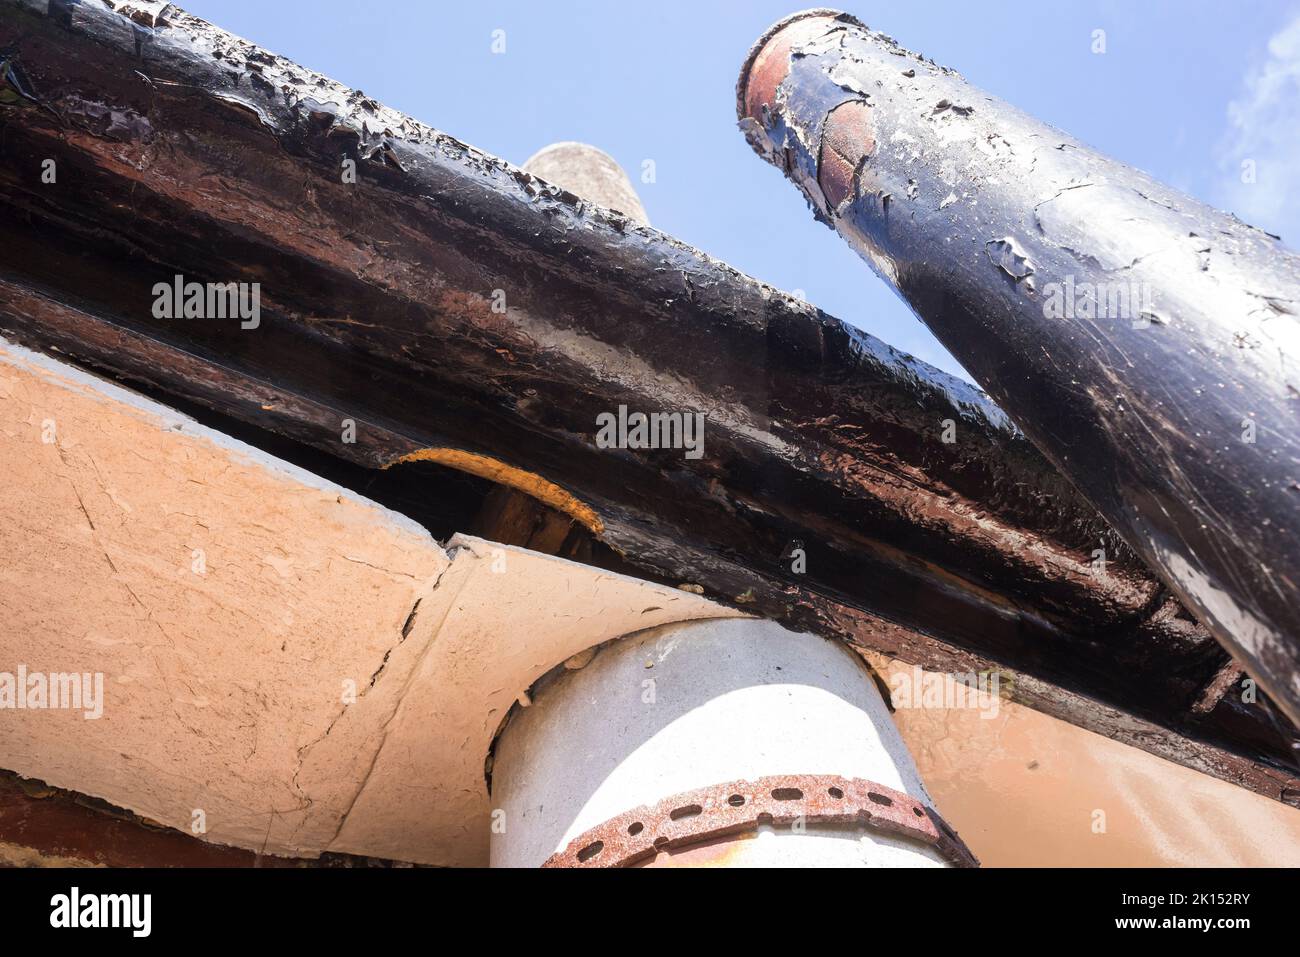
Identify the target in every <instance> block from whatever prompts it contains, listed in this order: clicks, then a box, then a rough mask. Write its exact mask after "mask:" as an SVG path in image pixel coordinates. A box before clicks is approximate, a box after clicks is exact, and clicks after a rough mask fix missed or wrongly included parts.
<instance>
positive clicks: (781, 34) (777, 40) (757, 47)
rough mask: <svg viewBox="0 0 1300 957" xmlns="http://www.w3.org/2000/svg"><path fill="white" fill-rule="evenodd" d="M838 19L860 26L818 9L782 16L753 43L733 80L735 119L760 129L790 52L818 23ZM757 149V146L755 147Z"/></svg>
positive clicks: (835, 12) (848, 18) (785, 71)
mask: <svg viewBox="0 0 1300 957" xmlns="http://www.w3.org/2000/svg"><path fill="white" fill-rule="evenodd" d="M831 20H838V21H840V22H849V23H856V24H858V25H861V23H860V21H858V20H857V19H856V18H855V17H853V16H851V15H849V14H847V13H843V12H842V11H839V10H831V9H829V8H826V7H817V8H814V9H811V10H801V11H799V12H798V13H792V14H790V15H789V16H787V17H783V18H781V19H780V20H778V21H777V22H776V23H774V24H772V25H771V26H770V27H768V28H767V29H766V30H765V31H763V34H762V35H761V36H760V37H759V38H758V39H757V40H756V41H754V45H753V46H751V47H750V48H749V53H748V54H747V55H746V57H745V63H744V66H742V67H741V68H740V77H739V78H738V79H737V81H736V119H737V120H738V121H739V122H740V123H741V126H742V127H745V126H746V125H747V124H746V123H745V120H746V119H750V120H753V121H754V122H755V123H757V124H758V126H759V127H760V128H762V127H763V125H764V124H763V108H764V107H768V108H771V106H772V104H773V102H774V101H775V99H776V91H777V89H778V88H779V87H780V86H781V83H782V81H784V80H785V78H786V75H787V74H788V73H789V72H790V50H791V49H792V48H793V46H794V45H795V44H796V43H798V42H799V41H800V40H802V39H810V38H811V37H812V36H815V35H816V34H817V31H818V30H821V29H823V28H824V26H825V24H824V23H819V22H817V21H831ZM755 148H756V149H757V148H758V147H757V146H755Z"/></svg>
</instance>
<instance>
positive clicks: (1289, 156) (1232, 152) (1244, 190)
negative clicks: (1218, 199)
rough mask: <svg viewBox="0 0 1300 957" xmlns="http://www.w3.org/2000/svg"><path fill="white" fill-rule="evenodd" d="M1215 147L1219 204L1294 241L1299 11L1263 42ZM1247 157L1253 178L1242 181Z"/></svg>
mask: <svg viewBox="0 0 1300 957" xmlns="http://www.w3.org/2000/svg"><path fill="white" fill-rule="evenodd" d="M1227 120H1228V123H1227V129H1226V131H1225V133H1224V137H1223V142H1222V144H1221V147H1220V161H1221V163H1222V165H1223V170H1224V174H1225V182H1224V189H1223V198H1224V202H1225V205H1227V207H1228V208H1229V209H1231V210H1232V211H1233V212H1235V213H1236V214H1237V215H1238V216H1239V217H1241V218H1242V219H1244V220H1245V221H1246V222H1248V223H1251V224H1252V225H1255V226H1259V227H1261V228H1263V229H1267V230H1268V231H1269V232H1272V233H1280V234H1281V235H1282V237H1283V238H1284V239H1286V240H1287V241H1288V244H1290V245H1292V246H1296V245H1300V13H1298V14H1296V16H1294V17H1293V18H1292V19H1291V21H1290V22H1289V23H1287V24H1286V25H1285V26H1284V27H1282V29H1281V30H1279V31H1278V32H1277V33H1275V34H1273V36H1272V37H1270V38H1269V41H1268V52H1267V58H1266V59H1265V60H1264V62H1263V63H1260V64H1256V65H1254V66H1252V67H1251V68H1250V69H1249V70H1247V72H1246V75H1245V77H1244V78H1243V80H1242V88H1241V92H1240V94H1239V96H1238V97H1237V98H1236V99H1234V100H1233V101H1232V102H1231V103H1229V104H1228V117H1227ZM1246 162H1253V164H1254V179H1255V181H1254V182H1253V183H1248V182H1242V177H1243V166H1242V164H1243V163H1246Z"/></svg>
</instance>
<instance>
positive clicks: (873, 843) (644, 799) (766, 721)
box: [491, 619, 944, 867]
mask: <svg viewBox="0 0 1300 957" xmlns="http://www.w3.org/2000/svg"><path fill="white" fill-rule="evenodd" d="M776 774H838V775H842V776H845V777H857V778H865V779H867V780H870V781H873V782H875V783H877V784H883V785H885V786H886V787H890V788H893V789H895V790H897V791H903V792H905V793H907V794H909V795H911V796H913V797H915V798H917V799H919V800H921V801H923V802H924V803H926V804H927V805H928V804H931V803H932V802H931V801H930V798H929V796H928V795H927V794H926V793H925V789H924V787H923V786H922V784H921V780H920V777H919V776H918V774H917V771H916V766H915V764H914V763H913V762H912V758H911V755H910V754H909V753H908V751H907V748H906V746H905V745H904V744H903V741H902V739H901V738H900V737H899V734H898V730H897V729H896V728H895V726H894V723H893V720H892V719H891V718H890V715H889V711H888V709H887V708H886V707H885V704H884V702H883V701H882V700H881V697H880V693H879V692H878V691H877V689H876V685H875V682H874V681H873V680H872V677H871V675H870V673H869V672H868V671H867V669H866V667H865V665H864V664H863V663H862V661H861V660H860V659H859V658H858V657H857V656H856V655H854V654H853V653H852V652H851V651H850V650H849V649H847V648H845V647H844V646H842V645H839V644H836V643H832V642H828V641H825V640H823V639H821V638H817V637H814V636H812V635H807V634H796V633H794V632H791V631H787V630H785V629H784V628H782V627H781V626H779V625H776V624H774V623H772V622H768V621H758V620H750V619H719V620H711V621H697V622H686V623H682V624H675V625H667V626H664V627H661V628H655V629H651V630H649V631H644V632H638V633H636V634H634V635H631V636H628V637H626V638H623V639H621V640H619V641H617V642H614V643H612V644H610V645H607V646H605V647H604V648H602V649H601V650H600V651H599V653H597V654H596V656H595V657H594V659H592V660H591V661H590V663H588V664H586V665H585V666H584V667H582V668H580V669H577V670H564V671H562V672H560V673H558V675H557V676H555V677H552V678H548V679H546V680H545V681H544V682H543V683H542V685H541V686H540V687H539V688H538V689H536V693H535V696H534V698H533V701H532V703H531V705H530V706H529V707H527V708H523V709H522V710H519V711H518V712H517V713H516V714H515V716H514V717H513V719H512V720H511V721H510V723H509V724H508V725H507V726H506V728H505V730H504V731H503V733H502V735H501V737H500V739H499V741H498V743H497V748H496V757H495V762H494V765H493V776H492V795H493V807H494V808H495V809H496V811H495V814H494V818H495V822H496V824H495V826H494V828H493V834H492V845H491V861H492V865H493V866H494V867H537V866H539V865H541V864H542V863H543V862H544V861H545V860H546V859H547V858H549V857H550V856H551V855H552V854H554V853H555V852H556V851H560V850H563V849H564V848H565V847H566V846H567V845H568V844H569V842H570V841H572V840H573V839H574V838H576V837H578V836H579V835H581V834H582V833H583V832H585V831H587V830H588V829H590V828H592V827H594V826H596V825H599V824H602V823H604V822H605V821H607V820H609V819H610V818H613V817H615V816H617V815H619V814H621V813H622V812H625V811H630V810H632V809H633V808H636V807H638V806H641V805H653V804H655V803H657V802H659V801H661V800H663V799H665V798H668V797H671V796H673V795H675V794H679V793H681V792H684V791H690V790H694V789H696V788H701V787H713V786H716V785H720V784H723V783H725V782H729V781H735V780H753V779H755V778H759V777H764V776H767V775H776ZM723 861H725V863H726V864H727V865H729V866H785V867H792V866H836V867H880V866H910V867H917V866H920V867H924V866H944V861H943V860H942V858H940V857H939V855H938V854H937V853H936V852H935V851H934V850H933V849H932V848H930V847H928V846H926V845H924V844H922V843H920V842H919V841H914V840H911V839H908V838H904V837H897V836H890V835H884V834H881V833H878V832H876V831H872V830H869V829H866V828H864V827H863V826H861V825H847V826H843V827H841V826H838V825H837V826H816V825H808V826H806V827H805V828H791V827H789V826H775V827H774V826H771V825H762V826H760V827H759V830H758V833H757V835H756V836H755V835H748V836H742V837H738V838H734V839H728V841H727V846H726V847H725V848H722V849H721V852H720V851H719V849H718V848H717V847H715V848H713V849H712V850H708V851H702V852H697V853H692V852H691V851H690V850H689V849H683V850H682V851H678V852H672V853H669V852H664V853H660V854H659V856H658V857H657V858H656V859H655V861H654V862H653V863H654V864H656V865H659V866H665V865H668V866H673V865H678V866H680V865H683V864H686V865H689V864H693V863H707V864H713V865H716V864H718V863H721V862H723Z"/></svg>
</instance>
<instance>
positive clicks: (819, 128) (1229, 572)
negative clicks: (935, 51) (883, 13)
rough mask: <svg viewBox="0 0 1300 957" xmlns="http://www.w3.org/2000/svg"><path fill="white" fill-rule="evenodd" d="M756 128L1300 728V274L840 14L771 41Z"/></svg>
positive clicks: (764, 44)
mask: <svg viewBox="0 0 1300 957" xmlns="http://www.w3.org/2000/svg"><path fill="white" fill-rule="evenodd" d="M737 109H738V113H739V116H740V122H741V126H742V128H743V130H744V132H745V135H746V137H747V138H748V140H749V142H750V143H751V145H753V147H754V148H755V150H756V151H757V152H759V154H760V155H762V156H763V157H764V158H766V159H767V160H769V161H770V162H772V163H773V164H775V165H776V166H778V167H779V168H781V169H782V170H783V171H784V172H785V173H786V175H787V176H788V177H789V178H790V179H791V180H792V181H793V182H794V183H795V184H797V185H798V186H799V187H800V189H801V190H802V191H803V193H804V195H805V196H806V197H807V199H808V201H809V203H810V204H811V205H812V207H813V210H814V213H815V214H816V216H817V217H818V219H820V220H822V221H824V222H826V223H827V224H829V225H830V226H832V227H833V228H834V229H835V230H836V231H837V232H839V234H840V235H841V236H842V237H843V238H844V239H845V240H846V241H847V242H848V243H849V245H850V246H852V247H853V248H854V249H855V250H857V251H858V252H859V253H860V254H861V255H862V256H863V258H864V259H866V260H867V262H868V263H870V264H871V266H872V268H873V269H874V270H875V271H876V272H877V273H878V274H879V275H880V276H881V277H882V278H883V279H885V281H886V282H888V283H889V284H890V285H891V286H893V288H894V289H895V290H896V291H897V292H898V293H899V295H900V296H902V298H903V299H905V300H906V301H907V302H908V303H909V304H910V305H911V307H912V308H913V309H914V310H915V311H916V313H917V314H918V315H919V316H920V317H921V319H922V320H924V322H925V323H926V325H928V326H929V327H930V329H931V330H933V332H934V333H935V335H936V336H938V337H939V339H940V340H941V341H942V342H943V343H944V345H945V346H947V348H948V349H950V350H951V351H952V353H953V355H955V356H956V357H957V358H958V359H959V360H960V361H961V362H962V363H963V364H964V365H965V366H966V368H967V369H969V370H970V372H971V374H972V375H974V377H975V378H976V379H977V380H978V381H979V382H980V384H981V385H983V386H984V388H985V389H987V390H988V392H989V393H990V395H992V396H993V398H994V399H995V400H997V402H998V403H999V404H1000V405H1001V406H1002V407H1003V408H1004V409H1006V411H1007V412H1008V414H1009V415H1010V416H1011V417H1012V419H1013V420H1014V421H1015V422H1016V424H1017V425H1019V426H1020V427H1021V428H1022V429H1023V430H1024V431H1025V432H1026V433H1027V434H1028V436H1029V437H1030V439H1031V440H1032V441H1033V442H1034V443H1035V444H1036V445H1037V446H1038V447H1039V449H1040V450H1042V451H1043V453H1044V454H1045V455H1046V456H1047V457H1048V458H1049V459H1050V460H1051V461H1052V462H1053V463H1054V464H1056V466H1057V467H1058V468H1060V469H1061V471H1062V472H1063V473H1064V474H1065V475H1067V476H1069V477H1070V478H1071V479H1072V480H1073V481H1074V482H1075V483H1076V485H1077V486H1078V487H1079V489H1080V490H1081V491H1082V492H1083V493H1084V494H1085V495H1086V496H1087V497H1088V498H1089V499H1091V501H1092V502H1093V504H1094V505H1096V506H1097V508H1098V510H1099V511H1101V513H1102V514H1103V515H1105V516H1106V518H1107V519H1108V520H1109V521H1110V522H1111V523H1112V524H1113V525H1114V527H1115V528H1116V530H1117V531H1119V532H1120V534H1121V535H1122V536H1123V537H1124V538H1125V540H1126V541H1127V542H1128V543H1129V544H1130V545H1131V546H1132V547H1133V548H1134V549H1135V550H1136V551H1137V552H1138V553H1139V554H1140V555H1142V556H1143V558H1145V559H1146V560H1147V562H1148V563H1149V564H1150V565H1151V566H1152V567H1153V568H1155V569H1156V570H1157V571H1158V572H1159V574H1160V575H1161V576H1162V578H1163V579H1164V580H1165V582H1166V583H1167V584H1168V585H1169V587H1170V588H1172V589H1173V590H1174V591H1175V592H1176V593H1177V594H1178V595H1179V596H1180V597H1181V598H1182V599H1183V601H1184V602H1185V603H1186V604H1187V605H1188V606H1189V607H1190V608H1191V609H1192V610H1193V612H1194V613H1195V614H1196V615H1197V616H1198V617H1199V618H1200V619H1201V620H1202V621H1203V622H1204V623H1205V624H1206V625H1207V626H1208V627H1209V628H1210V630H1211V631H1212V632H1213V633H1214V635H1215V636H1216V637H1217V638H1218V639H1219V641H1220V642H1221V643H1222V644H1223V645H1225V647H1227V648H1228V649H1229V650H1230V651H1231V652H1232V653H1233V655H1234V656H1236V657H1237V658H1238V659H1239V660H1240V661H1241V662H1242V663H1243V664H1244V665H1245V666H1246V668H1247V669H1248V670H1249V671H1250V673H1251V674H1252V675H1253V676H1254V677H1255V678H1256V679H1257V680H1258V681H1259V682H1260V684H1261V685H1262V686H1263V687H1265V688H1266V689H1267V690H1268V691H1269V693H1270V694H1271V695H1273V696H1274V697H1275V698H1276V700H1277V701H1278V702H1279V704H1280V705H1281V706H1282V707H1283V708H1284V710H1286V711H1287V713H1288V714H1289V715H1290V716H1291V717H1292V719H1297V718H1300V667H1298V661H1300V541H1297V538H1296V533H1297V529H1298V528H1300V521H1298V520H1300V428H1298V427H1297V426H1298V425H1300V258H1297V256H1296V255H1295V254H1294V253H1291V252H1289V251H1288V250H1286V249H1285V248H1284V247H1283V246H1282V245H1281V244H1280V242H1279V241H1278V238H1277V237H1274V236H1271V235H1269V234H1267V233H1264V232H1261V231H1260V230H1258V229H1255V228H1252V227H1250V226H1247V225H1245V224H1244V223H1242V222H1240V221H1239V220H1237V219H1236V218H1235V217H1233V216H1231V215H1229V214H1227V213H1223V212H1220V211H1218V210H1216V209H1212V208H1210V207H1208V206H1205V205H1203V204H1201V203H1198V202H1196V201H1195V200H1192V199H1190V198H1188V197H1187V196H1184V195H1182V194H1180V193H1178V192H1175V191H1174V190H1171V189H1169V188H1168V187H1166V186H1164V185H1163V184H1161V183H1159V182H1157V181H1156V180H1154V179H1152V178H1151V177H1149V176H1147V175H1145V174H1144V173H1142V172H1140V171H1138V170H1135V169H1132V168H1131V167H1128V166H1125V165H1123V164H1122V163H1119V162H1116V161H1115V160H1112V159H1109V158H1107V157H1105V156H1103V155H1101V154H1099V153H1097V152H1096V151H1095V150H1092V149H1090V148H1089V147H1087V146H1085V145H1084V144H1082V143H1080V142H1079V141H1077V140H1075V139H1073V138H1071V137H1069V136H1067V135H1066V134H1064V133H1061V132H1060V131H1058V130H1056V129H1053V128H1052V127H1050V126H1048V125H1046V124H1045V123H1041V122H1039V121H1038V120H1036V119H1034V118H1033V117H1031V116H1028V115H1026V114H1024V113H1022V112H1020V111H1019V110H1017V109H1015V108H1014V107H1011V106H1009V105H1008V104H1006V103H1003V102H1001V101H1000V100H998V99H996V98H994V97H992V96H989V95H988V94H987V93H984V92H983V91H981V90H979V89H976V88H975V87H973V86H971V85H970V84H969V83H967V82H966V81H965V80H964V79H963V78H962V77H961V76H960V75H958V74H957V73H955V72H954V71H952V70H950V69H947V68H944V67H940V66H937V65H935V64H934V63H933V62H931V61H929V60H926V59H924V58H922V57H920V56H917V55H916V54H913V53H911V52H909V51H907V50H904V49H902V48H901V47H899V46H898V45H897V44H896V43H895V42H894V41H893V40H892V39H890V38H889V37H886V36H884V35H882V34H879V33H875V32H872V31H871V30H869V29H868V28H867V27H866V26H865V25H863V24H862V23H860V22H859V21H857V20H855V19H854V18H852V17H850V16H848V15H846V14H840V13H837V12H835V11H826V10H817V11H808V12H806V13H801V14H796V15H794V16H793V17H789V18H787V19H786V20H783V21H782V22H780V23H778V24H777V25H776V26H775V27H774V28H773V29H772V30H770V31H768V33H767V34H765V35H764V37H763V38H761V39H760V41H759V43H758V44H757V45H756V46H755V48H754V50H753V52H751V54H750V56H749V59H748V60H747V62H746V64H745V67H744V69H743V70H742V73H741V77H740V84H739V89H738V103H737Z"/></svg>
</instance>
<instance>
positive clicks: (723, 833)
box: [542, 774, 979, 867]
mask: <svg viewBox="0 0 1300 957" xmlns="http://www.w3.org/2000/svg"><path fill="white" fill-rule="evenodd" d="M798 820H802V821H803V822H804V823H805V824H856V825H860V826H865V827H868V828H870V829H871V830H874V831H878V832H880V833H882V834H892V835H895V836H898V837H906V838H911V839H913V840H917V841H920V842H921V843H923V844H927V845H929V846H931V847H933V848H934V849H935V850H936V851H937V852H938V853H939V855H940V856H941V857H943V859H944V860H946V861H948V862H949V863H950V864H952V865H953V866H955V867H978V866H979V861H978V860H977V859H976V858H975V855H974V854H972V853H971V851H970V849H969V848H968V847H967V846H966V845H965V844H964V843H963V842H962V840H961V838H960V837H958V836H957V832H956V831H954V830H953V829H952V828H951V827H949V826H948V824H947V823H946V822H945V821H944V819H943V818H942V817H940V816H939V814H938V812H936V811H935V810H934V809H933V808H931V807H927V806H926V805H925V804H922V803H921V802H920V801H918V800H916V798H914V797H911V796H910V795H907V794H904V793H903V792H901V791H896V790H894V789H893V788H887V787H885V786H884V785H882V784H877V783H876V782H874V781H866V780H863V779H862V778H845V777H841V776H839V775H837V774H775V775H769V776H767V777H761V778H758V779H757V780H754V781H729V782H727V783H725V784H715V785H713V786H711V787H706V788H698V789H696V790H694V791H683V792H682V793H680V794H674V795H672V796H671V797H667V798H664V799H663V800H662V801H659V802H658V803H657V804H653V805H642V806H641V807H637V808H633V809H632V810H630V811H626V812H624V813H623V814H620V815H618V816H617V817H613V818H610V819H609V820H608V821H605V822H604V823H603V824H598V825H596V826H595V827H593V828H590V829H589V830H587V831H585V832H583V833H582V834H580V835H578V836H577V837H576V838H574V839H573V840H572V841H570V842H569V844H568V846H567V847H565V849H564V850H562V851H557V852H556V853H555V854H553V855H551V856H550V857H549V858H547V860H546V862H545V863H544V864H542V866H543V867H631V866H634V865H636V864H640V863H642V862H644V861H648V860H650V859H652V858H653V857H654V856H655V855H656V854H658V853H659V852H660V851H665V850H675V849H678V848H683V847H688V846H690V845H693V844H699V843H702V842H705V841H711V840H716V839H718V838H723V837H731V836H734V835H738V834H744V833H747V832H751V831H757V830H758V827H759V825H761V824H771V825H774V826H782V825H791V824H793V823H794V822H795V821H798Z"/></svg>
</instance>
